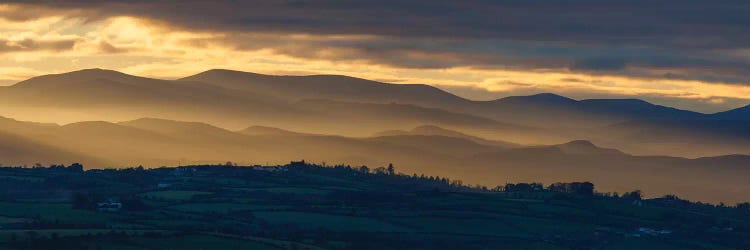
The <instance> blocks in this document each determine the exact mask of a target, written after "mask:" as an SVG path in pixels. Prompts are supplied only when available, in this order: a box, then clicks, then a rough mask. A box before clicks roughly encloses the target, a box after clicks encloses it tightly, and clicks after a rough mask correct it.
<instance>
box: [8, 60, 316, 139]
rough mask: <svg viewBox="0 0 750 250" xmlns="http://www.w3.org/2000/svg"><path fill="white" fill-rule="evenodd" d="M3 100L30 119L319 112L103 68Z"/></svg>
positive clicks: (13, 91)
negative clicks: (305, 110) (79, 116)
mask: <svg viewBox="0 0 750 250" xmlns="http://www.w3.org/2000/svg"><path fill="white" fill-rule="evenodd" d="M31 100H33V101H31ZM0 104H3V105H4V106H3V107H0V111H2V112H4V113H15V114H16V116H19V117H22V118H24V119H32V118H35V117H37V118H38V117H59V119H62V120H63V122H69V121H73V122H74V121H77V120H76V117H74V116H77V115H81V116H84V118H83V119H87V120H88V119H97V120H110V121H112V120H129V119H133V118H138V117H166V118H170V119H181V120H182V119H200V120H211V121H213V122H216V123H220V124H223V125H226V126H237V125H239V124H243V125H244V124H247V123H248V122H249V121H251V120H253V118H254V120H261V119H263V120H272V121H286V122H289V121H291V120H304V119H306V118H310V117H313V116H312V114H309V112H303V111H300V110H295V109H294V108H292V107H290V106H289V105H288V103H287V102H286V101H284V100H277V99H276V98H275V97H268V96H264V95H260V94H256V93H252V92H249V91H242V92H239V91H236V90H233V89H226V88H223V87H220V86H216V85H212V84H206V83H198V82H178V81H167V80H157V79H150V78H144V77H137V76H131V75H127V74H123V73H120V72H116V71H110V70H100V69H91V70H81V71H75V72H70V73H64V74H55V75H45V76H40V77H35V78H32V79H29V80H26V81H23V82H20V83H18V84H16V85H13V86H9V87H4V88H0ZM6 110H7V111H6ZM19 110H20V111H19ZM55 114H57V115H55ZM59 114H67V115H65V116H61V115H59ZM53 115H54V116H53ZM308 115H310V116H308ZM79 120H81V119H80V118H79Z"/></svg>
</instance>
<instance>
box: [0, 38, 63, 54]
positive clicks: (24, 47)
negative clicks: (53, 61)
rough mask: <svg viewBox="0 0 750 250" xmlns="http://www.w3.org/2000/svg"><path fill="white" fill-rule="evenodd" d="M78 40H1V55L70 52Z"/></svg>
mask: <svg viewBox="0 0 750 250" xmlns="http://www.w3.org/2000/svg"><path fill="white" fill-rule="evenodd" d="M76 42H77V41H76V39H58V40H35V39H23V40H15V41H13V40H4V39H0V53H8V52H26V51H39V50H48V51H63V50H70V49H73V47H74V46H75V45H76Z"/></svg>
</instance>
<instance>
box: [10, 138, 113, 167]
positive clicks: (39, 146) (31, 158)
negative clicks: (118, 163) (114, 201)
mask: <svg viewBox="0 0 750 250" xmlns="http://www.w3.org/2000/svg"><path fill="white" fill-rule="evenodd" d="M61 146H62V147H65V145H61ZM76 162H86V163H90V164H95V165H99V164H106V163H105V161H104V160H101V159H97V158H95V157H92V156H89V155H85V154H83V153H76V152H72V151H69V150H65V149H63V148H61V147H57V146H55V145H50V144H45V143H41V142H38V141H35V140H33V139H29V138H25V137H22V136H18V135H14V134H10V133H6V132H0V165H3V166H13V165H29V166H30V165H32V164H35V163H40V164H46V165H49V164H66V165H69V164H72V163H76Z"/></svg>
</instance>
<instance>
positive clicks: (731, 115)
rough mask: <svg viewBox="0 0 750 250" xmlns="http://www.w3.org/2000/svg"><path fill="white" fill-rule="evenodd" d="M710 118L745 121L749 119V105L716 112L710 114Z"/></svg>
mask: <svg viewBox="0 0 750 250" xmlns="http://www.w3.org/2000/svg"><path fill="white" fill-rule="evenodd" d="M711 118H713V119H718V120H731V121H747V120H750V105H748V106H744V107H740V108H736V109H732V110H727V111H724V112H718V113H715V114H712V115H711Z"/></svg>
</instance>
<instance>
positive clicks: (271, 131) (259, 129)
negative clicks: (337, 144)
mask: <svg viewBox="0 0 750 250" xmlns="http://www.w3.org/2000/svg"><path fill="white" fill-rule="evenodd" d="M238 133H241V134H245V135H253V136H305V135H314V134H306V133H298V132H293V131H289V130H284V129H280V128H274V127H266V126H257V125H256V126H250V127H248V128H246V129H243V130H240V131H238Z"/></svg>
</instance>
